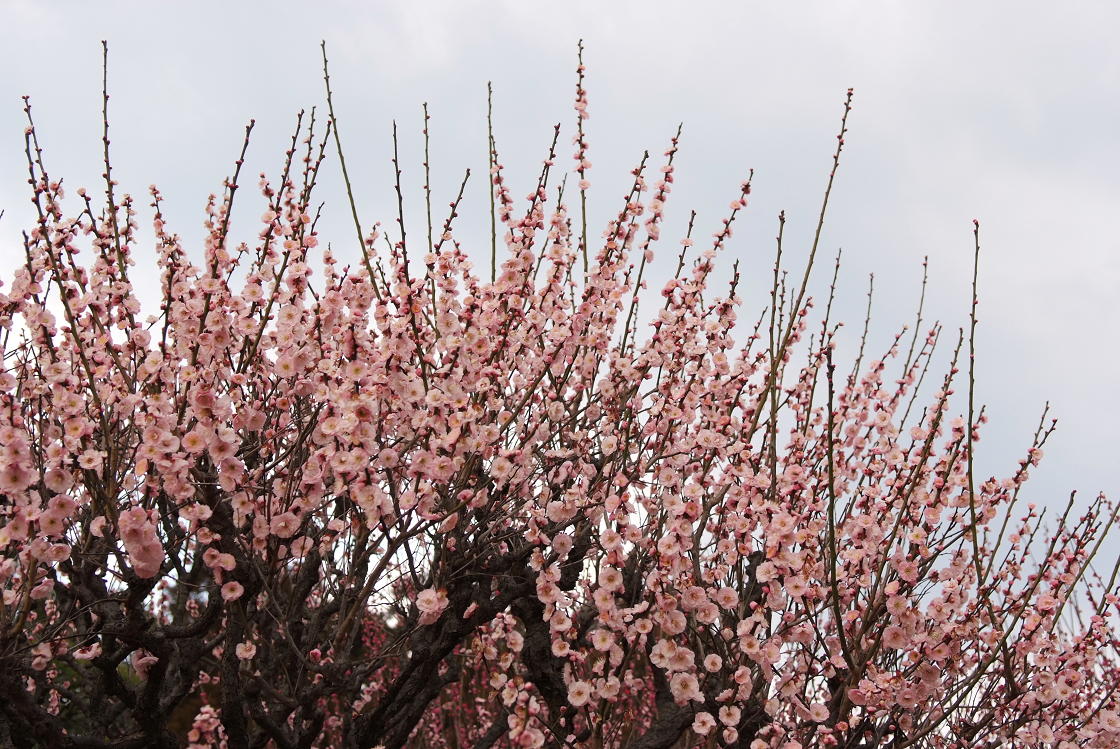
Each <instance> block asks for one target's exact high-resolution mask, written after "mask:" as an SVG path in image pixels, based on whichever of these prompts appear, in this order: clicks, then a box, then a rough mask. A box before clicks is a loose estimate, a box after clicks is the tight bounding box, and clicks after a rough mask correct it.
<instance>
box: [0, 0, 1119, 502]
mask: <svg viewBox="0 0 1120 749" xmlns="http://www.w3.org/2000/svg"><path fill="white" fill-rule="evenodd" d="M1117 28H1120V9H1118V7H1117V6H1116V5H1115V4H1114V3H1106V2H1078V3H1041V2H1008V1H1000V2H984V3H976V2H956V1H953V2H946V1H942V2H936V3H934V2H928V3H913V2H910V3H903V2H881V1H876V0H863V1H861V2H836V1H830V2H803V3H796V4H791V3H761V2H753V1H752V2H720V3H716V2H704V1H703V0H693V2H690V3H688V4H685V3H670V2H661V1H660V0H656V1H653V0H644V1H643V2H640V3H639V2H629V1H621V2H609V3H607V2H601V3H597V2H588V1H582V2H581V1H576V0H569V1H568V2H563V3H561V2H555V3H542V2H530V1H526V0H521V1H519V2H513V1H509V2H482V1H480V0H454V1H452V0H446V1H441V2H420V1H419V0H410V1H408V2H394V3H390V2H365V3H363V2H325V1H321V2H315V3H292V2H267V3H266V2H239V3H233V2H228V1H227V2H208V1H207V2H194V3H189V4H188V3H175V4H171V3H139V2H111V1H106V2H98V3H88V2H73V1H62V0H56V1H54V2H48V3H44V2H38V1H35V0H0V66H2V69H3V71H4V74H3V76H0V176H2V177H3V178H2V179H0V207H2V208H4V209H6V210H7V213H6V215H5V217H4V218H3V220H2V221H0V269H2V270H3V275H4V276H5V277H6V276H7V275H8V274H9V273H10V269H11V267H12V265H13V264H14V263H15V262H16V261H17V259H18V255H19V231H20V229H21V228H23V227H25V226H27V225H29V215H28V214H29V206H28V202H27V197H28V192H27V186H26V184H25V179H26V168H25V165H24V162H23V153H22V148H23V128H24V122H23V119H22V117H23V115H22V112H21V102H20V99H19V97H20V95H22V94H30V95H31V96H32V101H33V105H34V107H35V113H36V120H37V123H38V125H39V130H40V137H41V140H42V143H43V145H44V147H45V150H46V158H47V164H48V168H49V169H50V171H51V172H52V174H53V176H55V177H59V176H63V177H65V180H66V183H67V184H68V185H69V186H70V192H71V194H73V190H74V189H75V188H76V187H78V186H81V185H88V186H90V187H91V188H92V187H95V186H96V184H97V180H98V175H99V174H100V165H99V159H100V150H99V149H100V141H99V138H100V133H99V127H100V102H99V95H100V43H99V42H100V40H101V39H103V38H104V39H108V40H109V43H110V90H111V94H112V102H111V114H110V116H111V120H112V139H113V149H114V168H115V172H114V173H115V175H116V176H117V178H118V179H119V181H120V182H121V185H122V187H123V188H124V189H125V190H126V191H129V192H132V193H133V194H134V195H137V196H138V197H139V196H145V195H146V189H147V186H148V185H149V184H150V183H153V182H154V183H156V184H158V185H159V186H160V188H161V189H162V191H163V193H164V195H165V198H166V200H167V213H168V215H169V218H170V221H171V225H172V228H173V229H174V230H175V231H178V232H179V233H181V234H182V235H183V236H184V237H186V238H187V239H188V240H191V241H196V240H197V239H198V237H200V235H201V228H200V226H201V220H202V215H203V214H202V207H203V205H204V201H205V198H206V195H207V194H208V193H209V192H211V191H217V190H218V189H219V188H220V186H221V180H222V179H223V177H224V176H225V175H226V174H227V173H229V169H230V165H231V162H232V161H233V159H234V158H236V152H237V149H238V147H239V145H240V141H241V137H242V131H243V127H244V125H245V122H246V121H247V120H248V119H249V118H251V117H255V118H256V120H257V129H256V133H255V138H254V142H253V145H252V147H251V150H250V155H249V162H248V164H247V166H246V171H247V173H248V175H250V177H255V175H256V174H258V173H259V172H260V171H262V170H264V171H268V172H269V173H270V174H272V175H274V176H275V175H276V173H277V170H278V167H279V164H280V158H281V156H282V152H283V149H284V147H285V146H284V143H285V140H286V139H287V138H288V137H290V130H291V127H292V125H293V123H294V116H295V112H296V111H298V109H299V108H301V107H307V108H310V107H311V106H315V105H320V104H321V103H322V101H323V89H322V81H321V71H320V60H319V40H320V39H326V40H327V44H328V48H329V51H330V53H331V58H332V60H331V66H332V78H333V84H334V88H335V91H336V104H337V109H338V115H339V118H340V122H341V126H342V134H343V138H344V145H345V146H346V148H347V152H348V153H347V158H348V160H349V161H351V163H352V165H353V166H352V170H353V171H354V172H355V173H356V174H355V180H354V181H355V187H356V189H357V195H358V203H359V208H360V209H361V211H362V214H363V220H364V222H365V223H366V224H367V225H368V224H370V223H371V222H372V221H373V220H376V219H379V220H382V221H383V222H385V223H386V224H388V223H390V222H391V221H392V219H393V217H394V212H393V208H392V207H391V206H390V202H389V201H390V198H391V190H392V175H391V171H390V164H389V161H388V159H389V155H390V153H391V144H390V141H389V133H390V127H391V120H392V119H393V118H396V119H397V120H398V122H399V126H400V127H401V128H402V141H401V148H402V161H403V166H404V168H405V179H406V187H412V188H413V189H414V190H415V188H417V187H418V186H419V185H420V184H421V181H420V179H419V165H420V161H421V151H420V148H421V142H420V140H419V129H420V105H421V103H422V102H424V101H427V102H429V105H430V107H431V111H432V115H433V120H432V125H431V130H432V137H433V146H432V154H433V156H432V162H433V184H434V187H435V190H436V194H435V197H436V203H437V205H440V206H445V205H446V203H447V201H449V200H450V199H451V198H452V197H454V194H453V193H454V191H455V190H456V189H457V187H458V183H459V180H460V179H461V175H462V170H463V169H464V168H466V167H472V168H473V169H474V171H475V179H474V180H473V181H472V184H471V185H470V186H469V187H468V198H467V200H466V201H465V206H464V210H463V211H462V213H463V218H462V219H461V224H460V231H459V235H460V236H461V237H462V238H464V239H466V240H467V242H468V244H470V240H471V238H472V237H473V238H474V239H475V242H476V244H475V247H476V248H477V250H478V251H479V258H480V264H481V257H482V252H481V251H482V249H483V248H482V245H483V242H486V243H487V244H488V236H486V237H484V227H485V225H486V224H485V221H486V220H487V219H486V217H487V213H486V212H487V210H488V208H487V206H486V203H485V199H486V197H485V196H486V188H485V185H484V182H483V180H481V179H478V177H481V176H482V173H483V171H484V167H485V148H486V140H485V86H486V81H487V80H492V81H493V83H494V89H495V112H494V114H495V131H496V136H497V138H498V144H499V147H500V149H501V151H502V160H503V161H504V163H505V164H506V165H507V168H508V172H509V175H510V177H511V181H512V185H513V188H514V189H513V194H514V196H515V198H517V199H519V200H520V199H521V198H522V197H523V196H524V195H525V194H526V193H527V192H528V191H529V189H530V188H531V180H532V179H533V175H535V173H536V170H537V169H538V168H539V162H540V159H541V158H543V156H544V153H545V149H546V147H547V139H548V137H549V135H550V129H551V125H552V124H553V123H554V122H557V121H561V122H562V123H563V125H564V128H565V129H564V131H563V135H562V139H563V140H562V144H561V149H560V154H561V156H562V158H563V159H565V161H563V162H562V163H565V164H567V163H569V162H567V161H566V160H567V158H568V157H569V156H570V154H571V151H572V147H571V145H570V137H571V134H572V128H571V126H572V122H573V120H572V110H571V103H572V96H573V89H574V83H575V77H574V68H575V46H576V40H577V39H578V38H580V37H583V38H584V39H585V43H586V46H587V52H586V58H585V59H586V63H587V65H588V80H587V88H588V90H589V96H590V111H591V119H590V120H589V121H588V128H589V133H590V142H591V151H590V158H591V161H592V162H593V164H594V166H593V168H592V170H591V172H590V179H591V182H592V185H593V187H592V191H593V192H592V196H593V202H592V207H591V217H592V221H593V227H594V228H596V229H599V228H601V227H602V226H603V225H604V224H605V220H606V218H607V216H608V215H609V213H610V212H612V211H617V207H618V203H619V200H618V197H619V196H620V195H621V194H622V191H623V189H624V187H625V183H626V179H627V177H628V170H629V169H630V168H631V167H632V166H633V165H634V163H636V161H637V159H638V158H639V157H640V155H641V150H642V149H644V148H648V149H649V150H650V151H651V152H652V153H653V154H655V155H656V156H658V157H659V156H660V153H661V152H662V151H663V150H664V148H665V146H666V144H667V142H668V139H669V137H670V136H671V135H672V133H673V131H674V130H675V128H676V125H677V123H678V122H680V121H683V122H684V135H683V139H682V145H681V152H680V155H679V157H678V161H677V164H678V166H679V169H678V171H677V175H678V181H677V183H676V190H675V192H674V194H673V197H672V198H671V200H670V204H669V212H670V215H671V216H672V218H671V220H670V221H669V222H668V224H667V231H666V232H665V236H666V238H667V239H668V241H666V242H665V243H664V247H663V250H662V253H663V254H662V255H661V261H660V264H659V265H660V268H661V269H662V270H663V271H665V272H668V270H669V268H668V266H670V265H671V264H672V261H671V259H670V257H669V254H670V253H673V254H674V255H675V250H676V245H675V238H676V237H677V236H679V232H680V231H681V229H682V227H683V223H684V221H685V219H686V217H687V214H688V210H689V209H691V208H695V209H697V211H698V212H699V226H700V231H699V235H700V236H701V237H707V236H710V234H711V232H712V231H714V230H715V228H716V223H717V221H718V219H719V218H720V217H722V216H723V214H724V213H725V212H726V206H727V204H728V202H729V201H730V200H731V199H732V198H733V197H734V196H735V193H736V190H737V186H738V184H739V182H740V181H741V180H742V179H743V177H744V176H745V175H746V172H747V170H748V169H749V168H752V167H753V168H754V169H755V170H756V176H755V181H754V185H755V190H754V195H753V200H752V204H751V207H750V208H749V209H748V211H747V213H746V214H745V215H744V216H743V217H742V219H741V221H740V223H739V225H738V231H737V233H736V235H735V237H734V239H733V240H732V243H731V245H730V247H729V258H732V257H739V258H742V260H743V262H744V268H745V269H746V272H747V274H748V285H747V287H746V288H747V291H748V293H747V294H746V295H745V296H746V304H745V309H744V312H743V315H742V316H743V317H744V318H752V319H753V316H754V314H755V313H754V310H757V309H760V308H761V307H762V305H764V304H765V299H764V298H763V296H762V293H763V289H764V287H765V278H764V276H765V274H766V273H767V272H768V268H769V265H770V263H771V258H772V252H773V237H774V234H775V229H776V215H777V213H778V211H779V210H780V209H783V208H784V209H785V210H786V211H787V214H788V216H789V220H790V224H789V227H788V229H787V237H788V238H789V242H788V245H787V251H788V252H789V253H790V256H791V261H792V263H793V264H792V267H793V268H799V267H800V261H801V259H802V258H803V257H804V252H805V250H806V249H807V246H808V243H809V241H810V239H811V234H812V229H813V226H814V222H815V213H816V211H817V209H818V207H819V201H820V195H821V192H822V189H823V186H824V181H825V177H826V175H827V171H828V168H829V162H830V154H831V150H832V148H833V144H834V140H833V138H834V135H835V133H836V129H837V126H838V122H839V115H840V111H841V102H842V100H843V95H844V92H845V90H846V89H847V88H848V87H849V86H853V87H855V89H856V101H855V109H854V111H853V113H852V116H851V118H850V122H849V126H850V132H849V136H848V139H847V144H848V147H847V149H846V151H845V156H844V162H843V163H842V165H841V171H840V176H839V178H838V181H837V186H836V190H835V192H834V202H833V203H832V206H831V209H830V218H829V222H828V224H827V226H826V230H825V235H824V240H823V246H822V251H823V252H826V253H827V256H826V258H825V260H824V262H823V263H822V265H821V266H820V267H819V274H818V281H822V280H823V281H827V278H826V276H827V274H828V273H829V272H830V266H831V259H830V256H831V255H832V254H833V253H835V251H836V249H837V248H838V247H843V249H844V266H843V269H842V271H841V284H842V288H841V297H842V298H841V300H840V313H841V315H842V316H843V317H844V319H846V320H847V321H848V322H849V325H850V328H851V329H852V330H853V332H854V330H858V328H859V326H860V325H861V324H862V316H863V305H864V303H865V296H864V295H865V292H866V284H867V274H868V273H869V272H872V271H874V272H875V275H876V297H875V304H874V311H873V315H874V317H873V324H872V347H873V349H874V350H880V349H881V348H882V347H883V345H884V343H885V341H887V340H888V339H889V337H890V335H891V334H892V333H893V331H894V330H895V329H896V328H897V327H898V326H900V325H902V324H906V323H908V322H909V321H910V320H911V319H912V315H913V310H914V307H915V305H916V292H917V289H918V285H919V281H920V277H921V261H922V257H923V256H924V255H927V254H928V255H929V258H930V291H929V297H928V309H927V318H928V319H940V320H941V321H942V322H944V323H945V325H946V327H947V328H948V329H949V330H950V331H951V332H954V333H955V330H956V328H958V327H959V326H961V325H964V324H966V323H967V315H968V307H967V305H968V299H969V296H968V281H969V277H970V264H971V251H972V245H971V242H972V240H971V220H972V218H973V217H978V218H980V220H981V221H982V241H983V255H982V260H981V307H980V319H981V328H980V332H979V363H978V366H977V372H978V395H979V398H980V400H982V401H983V402H985V403H987V404H988V406H989V412H990V415H991V420H992V422H991V424H990V425H989V427H988V429H987V431H986V432H985V438H984V440H983V441H982V443H981V446H980V447H981V453H980V464H981V470H982V472H984V473H985V475H987V474H991V473H995V474H998V475H1001V476H1003V475H1008V474H1009V473H1010V472H1011V471H1012V470H1014V467H1015V461H1016V459H1017V457H1018V456H1019V455H1021V454H1022V452H1023V450H1024V449H1025V448H1026V446H1027V444H1028V441H1029V437H1030V433H1031V431H1033V428H1034V425H1035V424H1036V423H1037V420H1038V415H1039V412H1040V411H1041V408H1042V405H1043V403H1044V402H1045V401H1047V400H1050V401H1051V402H1052V405H1053V413H1054V414H1055V415H1056V416H1057V417H1058V418H1059V429H1058V432H1057V433H1056V434H1055V436H1054V438H1053V440H1052V441H1051V443H1050V445H1049V446H1048V449H1047V451H1046V459H1045V460H1044V462H1043V465H1042V466H1041V467H1040V468H1038V469H1035V471H1034V473H1033V476H1034V478H1033V479H1032V481H1031V482H1030V483H1029V484H1028V489H1029V490H1028V491H1027V492H1026V495H1027V498H1028V499H1030V500H1034V501H1039V502H1047V503H1053V504H1057V503H1059V502H1062V501H1063V500H1064V499H1065V497H1067V496H1068V493H1069V491H1071V490H1073V489H1077V490H1079V491H1080V492H1082V493H1083V494H1085V495H1086V496H1085V499H1088V497H1089V496H1091V495H1092V494H1095V493H1096V492H1097V491H1100V490H1104V491H1106V492H1108V493H1109V494H1110V495H1112V496H1116V495H1117V494H1118V493H1120V483H1118V481H1117V475H1116V474H1117V472H1116V470H1115V467H1116V465H1117V464H1118V461H1117V459H1116V457H1115V451H1116V436H1115V432H1114V430H1115V429H1116V426H1117V424H1118V422H1120V394H1118V391H1117V385H1118V384H1120V377H1118V374H1120V354H1118V353H1117V351H1116V341H1117V335H1116V329H1117V325H1118V323H1120V315H1118V313H1117V311H1116V307H1115V305H1114V303H1113V302H1114V299H1115V297H1116V295H1117V292H1118V291H1120V260H1118V257H1120V253H1118V250H1120V239H1118V238H1117V236H1118V235H1117V231H1116V227H1115V218H1116V216H1117V208H1118V204H1120V138H1118V135H1117V134H1118V133H1120V55H1118V54H1117V52H1116V51H1115V40H1114V38H1113V37H1114V32H1115V30H1116V29H1117ZM255 181H256V180H255V179H242V184H243V185H246V186H249V187H250V189H249V190H246V191H245V192H244V193H243V194H242V196H241V197H240V198H239V200H242V199H244V200H245V202H244V203H242V204H240V210H242V211H243V213H241V215H242V216H243V217H245V218H248V219H251V220H252V219H255V218H256V216H258V215H259V211H258V210H257V208H258V207H259V206H260V203H259V198H257V197H256V196H254V195H253V194H252V192H251V186H252V185H253V184H255ZM339 183H340V179H339V177H338V172H337V163H336V162H335V161H334V160H333V159H332V160H331V161H330V163H329V165H328V168H327V170H326V173H325V175H324V181H323V189H322V191H321V193H320V197H321V198H322V199H324V200H326V201H327V208H326V214H325V219H324V223H323V233H324V236H325V238H326V239H328V240H331V241H332V242H333V243H334V245H335V246H336V247H339V248H340V249H341V251H342V252H343V254H345V253H346V252H348V251H349V250H350V249H351V248H353V245H354V240H353V234H352V231H353V229H352V226H350V225H349V223H348V221H349V218H348V213H347V211H348V209H347V208H346V206H345V204H344V203H342V202H340V201H339V197H340V193H339ZM138 202H139V203H140V204H141V205H146V203H147V201H146V200H138ZM419 205H420V204H419V203H417V202H415V201H412V202H410V203H409V206H408V208H407V209H406V210H407V211H408V217H410V220H411V222H412V223H411V231H413V232H419V231H420V229H421V227H422V223H423V217H422V215H421V214H420V213H419V211H418V210H417V209H418V207H419ZM237 215H238V214H237V213H235V227H234V229H235V234H236V230H237V228H238V227H237V226H236V216H237ZM440 215H442V211H437V216H440ZM141 218H142V219H143V223H145V224H146V223H147V222H148V219H149V216H148V215H147V214H146V213H141ZM244 226H245V225H244V224H243V227H244ZM253 230H254V227H252V226H248V227H247V228H246V231H248V232H251V231H253ZM196 246H197V245H196ZM138 254H139V255H140V256H141V257H143V251H142V250H141V251H140V253H138ZM825 285H827V284H825ZM820 287H821V284H819V283H818V285H817V286H816V287H815V288H817V289H818V291H819V290H820ZM954 337H955V336H954ZM846 343H847V344H849V345H851V344H852V343H853V342H852V340H851V338H849V339H847V340H846ZM875 344H878V345H875Z"/></svg>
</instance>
